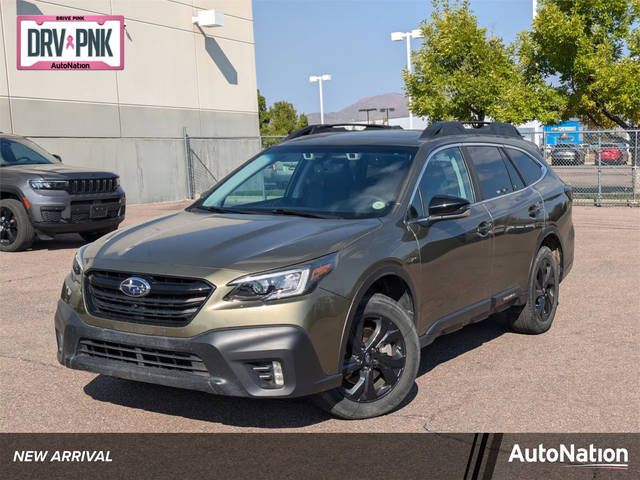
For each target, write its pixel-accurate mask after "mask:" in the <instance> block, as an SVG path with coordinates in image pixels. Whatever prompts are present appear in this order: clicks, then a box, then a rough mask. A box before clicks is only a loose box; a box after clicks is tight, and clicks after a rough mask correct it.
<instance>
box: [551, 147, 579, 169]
mask: <svg viewBox="0 0 640 480" xmlns="http://www.w3.org/2000/svg"><path fill="white" fill-rule="evenodd" d="M584 159H585V152H584V150H583V148H582V146H581V145H580V144H576V143H558V144H556V145H552V146H551V165H558V166H563V165H584Z"/></svg>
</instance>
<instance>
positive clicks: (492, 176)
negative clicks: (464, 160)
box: [467, 147, 513, 200]
mask: <svg viewBox="0 0 640 480" xmlns="http://www.w3.org/2000/svg"><path fill="white" fill-rule="evenodd" d="M467 150H468V152H469V155H470V156H471V162H472V163H473V165H474V166H475V167H476V172H477V173H478V179H479V181H480V188H481V189H482V195H483V196H484V198H485V200H486V199H490V198H495V197H498V196H500V195H504V194H505V193H508V192H511V191H513V188H512V187H511V179H510V178H509V173H508V172H507V167H506V166H505V164H504V162H503V161H502V154H501V153H500V150H498V148H497V147H467Z"/></svg>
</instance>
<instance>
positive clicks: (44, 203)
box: [27, 188, 126, 234]
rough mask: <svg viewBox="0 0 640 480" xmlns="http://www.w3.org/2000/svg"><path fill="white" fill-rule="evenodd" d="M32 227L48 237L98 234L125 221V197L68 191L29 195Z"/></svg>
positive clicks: (118, 192)
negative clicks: (57, 234)
mask: <svg viewBox="0 0 640 480" xmlns="http://www.w3.org/2000/svg"><path fill="white" fill-rule="evenodd" d="M27 200H28V202H29V210H28V211H29V216H30V218H31V223H32V224H33V226H34V227H35V228H36V229H37V230H38V231H40V232H42V233H45V234H56V233H70V232H86V231H99V230H103V229H107V228H112V227H116V226H117V225H118V224H119V223H121V222H122V221H123V220H124V217H125V212H126V197H125V195H124V192H123V191H122V189H121V188H119V189H118V190H116V191H115V192H110V193H96V194H86V195H78V194H76V195H71V194H68V193H67V192H65V191H52V192H45V193H43V192H35V191H33V192H29V195H28V197H27Z"/></svg>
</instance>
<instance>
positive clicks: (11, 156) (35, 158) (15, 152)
mask: <svg viewBox="0 0 640 480" xmlns="http://www.w3.org/2000/svg"><path fill="white" fill-rule="evenodd" d="M46 163H57V160H56V159H55V158H54V157H53V156H52V155H50V154H49V153H47V152H45V151H44V150H43V149H42V148H40V147H38V146H37V145H36V144H35V143H33V142H30V141H29V140H26V139H25V140H20V141H17V140H9V139H8V138H2V139H0V165H2V166H3V167H4V166H9V165H38V164H46Z"/></svg>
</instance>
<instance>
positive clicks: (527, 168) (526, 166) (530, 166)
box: [506, 148, 542, 185]
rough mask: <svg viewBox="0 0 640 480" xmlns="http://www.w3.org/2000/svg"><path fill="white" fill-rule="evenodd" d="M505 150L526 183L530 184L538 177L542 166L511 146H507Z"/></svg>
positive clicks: (540, 174)
mask: <svg viewBox="0 0 640 480" xmlns="http://www.w3.org/2000/svg"><path fill="white" fill-rule="evenodd" d="M506 150H507V153H508V154H509V157H510V158H511V160H513V163H514V164H515V166H516V167H517V168H518V171H519V172H520V174H521V175H522V178H524V181H525V182H526V183H527V185H531V184H532V183H534V182H536V181H538V180H539V179H540V177H541V176H542V167H541V166H540V164H539V163H538V162H536V161H535V160H534V159H532V158H531V157H530V156H529V155H527V154H526V153H524V152H521V151H520V150H515V149H513V148H507V149H506Z"/></svg>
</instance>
